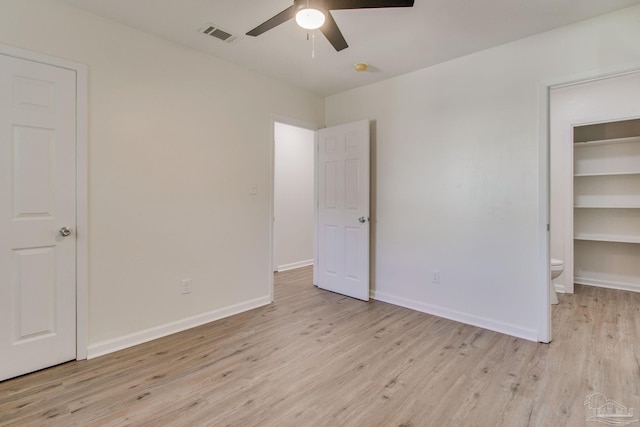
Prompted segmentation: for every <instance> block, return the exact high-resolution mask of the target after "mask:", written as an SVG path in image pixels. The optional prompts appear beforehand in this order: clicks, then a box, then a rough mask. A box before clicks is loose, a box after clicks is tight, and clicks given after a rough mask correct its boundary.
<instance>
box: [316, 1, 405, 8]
mask: <svg viewBox="0 0 640 427" xmlns="http://www.w3.org/2000/svg"><path fill="white" fill-rule="evenodd" d="M413 2H414V0H325V7H326V8H327V9H329V10H340V9H367V8H374V7H413Z"/></svg>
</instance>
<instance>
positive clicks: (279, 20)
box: [247, 6, 296, 37]
mask: <svg viewBox="0 0 640 427" xmlns="http://www.w3.org/2000/svg"><path fill="white" fill-rule="evenodd" d="M294 16H296V10H295V7H294V6H291V7H289V8H287V9H285V10H283V11H282V12H280V13H279V14H277V15H276V16H274V17H273V18H271V19H268V20H266V21H265V22H263V23H262V24H260V25H258V26H257V27H255V28H254V29H253V30H251V31H249V32H248V33H247V35H248V36H253V37H256V36H259V35H260V34H262V33H265V32H267V31H269V30H270V29H272V28H275V27H277V26H278V25H280V24H283V23H285V22H287V21H288V20H289V19H291V18H293V17H294Z"/></svg>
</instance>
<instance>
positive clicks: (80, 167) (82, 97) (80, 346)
mask: <svg viewBox="0 0 640 427" xmlns="http://www.w3.org/2000/svg"><path fill="white" fill-rule="evenodd" d="M0 54H3V55H6V56H11V57H14V58H17V59H25V60H28V61H33V62H39V63H42V64H46V65H52V66H55V67H59V68H65V69H68V70H71V71H73V72H75V74H76V225H75V227H76V233H75V234H76V360H82V359H86V358H87V346H88V341H89V330H88V325H89V322H88V320H89V319H88V317H89V312H88V307H89V300H88V298H89V227H88V212H89V209H88V108H87V107H88V97H87V94H88V90H87V89H88V85H87V83H88V79H87V76H88V67H87V65H85V64H80V63H77V62H73V61H67V60H65V59H60V58H56V57H53V56H49V55H44V54H41V53H37V52H33V51H29V50H25V49H22V48H17V47H13V46H7V45H4V44H0Z"/></svg>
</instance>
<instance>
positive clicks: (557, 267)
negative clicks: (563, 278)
mask: <svg viewBox="0 0 640 427" xmlns="http://www.w3.org/2000/svg"><path fill="white" fill-rule="evenodd" d="M563 271H564V262H562V260H560V259H555V258H551V280H550V281H549V300H550V301H551V304H557V303H558V295H557V294H556V287H555V285H554V284H553V279H555V278H557V277H559V276H560V275H561V274H562V272H563Z"/></svg>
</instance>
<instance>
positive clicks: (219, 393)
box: [0, 268, 640, 427]
mask: <svg viewBox="0 0 640 427" xmlns="http://www.w3.org/2000/svg"><path fill="white" fill-rule="evenodd" d="M275 291H276V302H275V303H274V304H272V305H270V306H267V307H263V308H260V309H256V310H253V311H250V312H247V313H243V314H240V315H237V316H234V317H231V318H228V319H224V320H221V321H218V322H214V323H211V324H208V325H204V326H201V327H198V328H195V329H192V330H189V331H186V332H182V333H180V334H175V335H172V336H169V337H166V338H163V339H160V340H156V341H153V342H150V343H147V344H144V345H140V346H137V347H135V348H131V349H127V350H123V351H120V352H117V353H113V354H110V355H107V356H103V357H100V358H98V359H94V360H89V361H80V362H72V363H68V364H65V365H60V366H57V367H54V368H51V369H47V370H44V371H40V372H37V373H34V374H30V375H27V376H24V377H20V378H16V379H13V380H9V381H5V382H3V383H0V425H2V426H5V425H19V426H31V425H34V426H36V425H37V426H41V425H44V426H48V425H53V426H65V427H66V426H94V425H98V426H124V425H133V426H165V425H169V426H227V425H232V426H243V427H246V426H341V425H345V426H405V427H406V426H414V427H415V426H483V427H484V426H491V427H493V426H515V427H517V426H544V427H548V426H585V425H594V426H597V425H599V424H597V423H593V422H589V423H587V422H586V419H587V416H588V415H589V411H588V408H587V407H585V406H584V401H585V398H586V397H587V395H589V394H591V393H594V392H602V393H604V394H605V395H606V396H607V397H608V398H610V399H613V400H615V401H617V402H619V403H621V404H623V405H626V406H628V407H633V408H634V409H635V413H636V414H637V413H638V412H639V410H640V361H639V355H640V313H639V310H640V294H635V293H630V292H622V291H612V290H607V289H600V288H591V287H580V286H578V287H577V293H576V294H575V295H572V296H560V305H558V306H556V307H554V310H553V322H554V332H555V339H554V341H553V342H552V343H551V344H549V345H546V344H537V343H533V342H528V341H524V340H521V339H517V338H513V337H509V336H506V335H501V334H498V333H494V332H490V331H486V330H483V329H479V328H476V327H472V326H466V325H462V324H460V323H456V322H453V321H449V320H445V319H440V318H437V317H433V316H429V315H426V314H422V313H418V312H415V311H411V310H407V309H403V308H400V307H395V306H393V305H389V304H384V303H380V302H369V303H364V302H360V301H356V300H353V299H350V298H346V297H343V296H340V295H337V294H332V293H329V292H324V291H320V290H318V289H316V288H314V287H313V286H312V285H311V269H310V268H304V269H299V270H294V271H291V272H285V273H278V274H277V275H276V287H275ZM636 418H637V417H636ZM634 425H638V426H640V422H639V423H638V424H635V423H634V424H632V427H633V426H634Z"/></svg>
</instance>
